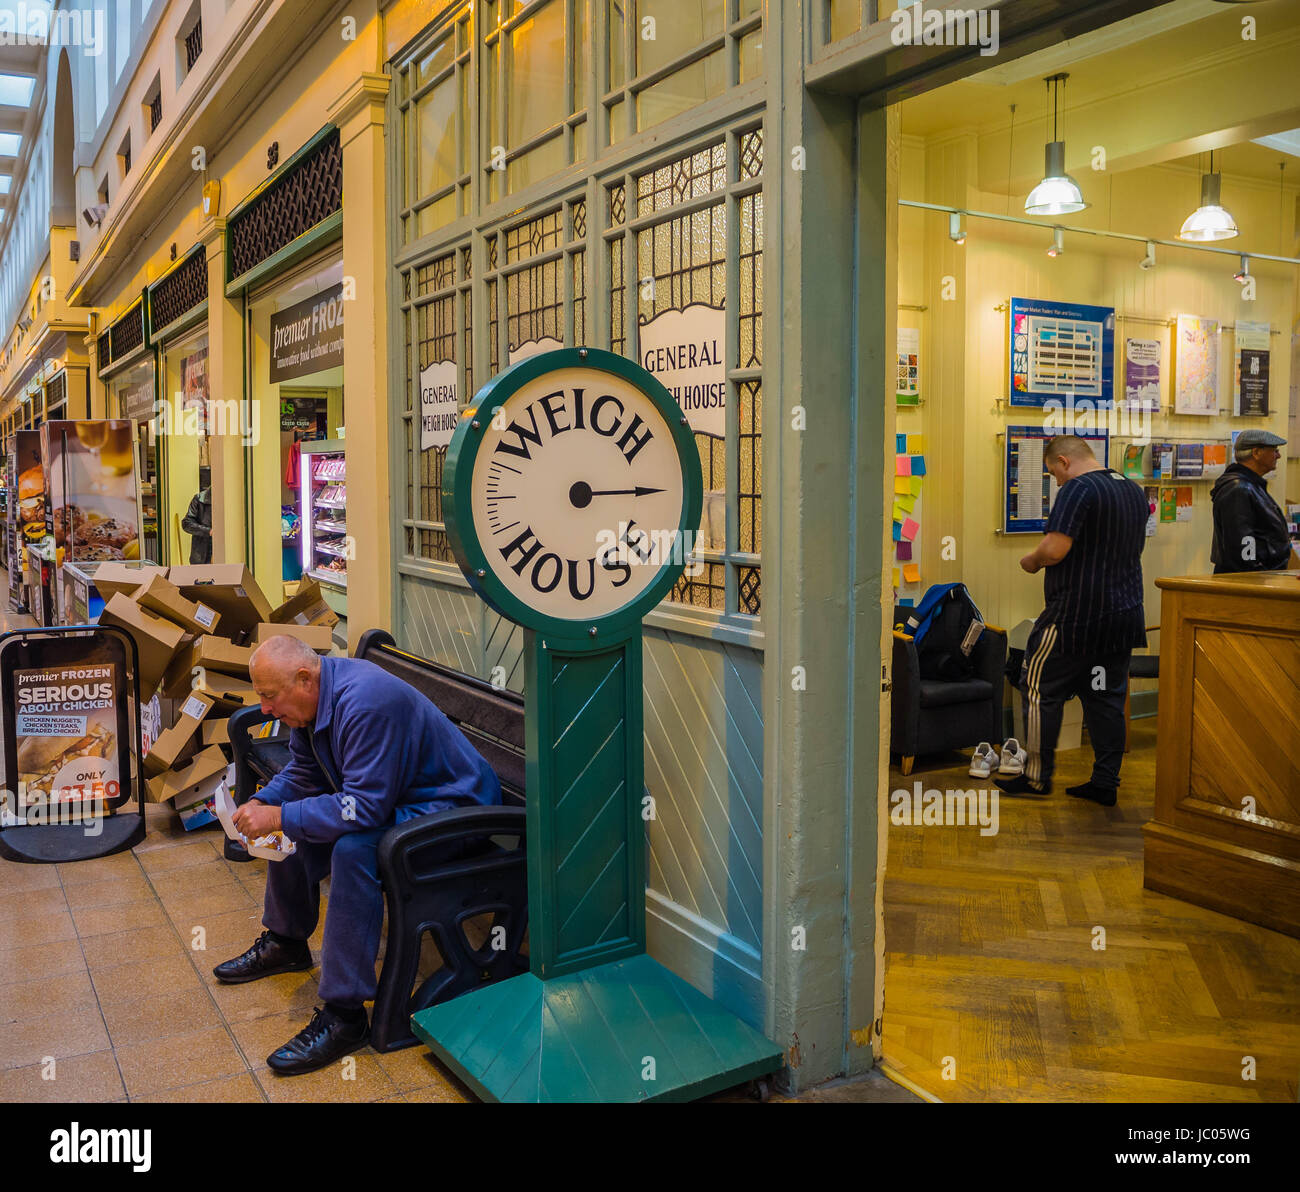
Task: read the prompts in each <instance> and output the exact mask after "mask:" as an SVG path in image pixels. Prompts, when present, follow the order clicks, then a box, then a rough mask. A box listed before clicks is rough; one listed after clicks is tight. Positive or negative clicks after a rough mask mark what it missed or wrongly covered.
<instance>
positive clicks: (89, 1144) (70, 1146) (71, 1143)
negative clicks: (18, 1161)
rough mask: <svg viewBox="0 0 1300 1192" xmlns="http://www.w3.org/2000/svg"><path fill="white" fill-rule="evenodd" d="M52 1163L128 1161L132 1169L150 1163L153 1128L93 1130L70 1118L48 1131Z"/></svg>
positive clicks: (136, 1169) (147, 1166)
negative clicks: (66, 1123) (60, 1127)
mask: <svg viewBox="0 0 1300 1192" xmlns="http://www.w3.org/2000/svg"><path fill="white" fill-rule="evenodd" d="M50 1141H51V1142H52V1143H53V1144H54V1145H53V1146H51V1147H50V1162H51V1163H129V1164H130V1165H131V1170H132V1171H148V1170H150V1168H151V1167H152V1166H153V1160H152V1158H151V1154H152V1151H153V1131H152V1130H92V1129H90V1128H89V1127H87V1128H84V1129H83V1128H82V1126H81V1124H80V1123H79V1122H73V1123H72V1125H71V1126H70V1127H69V1128H68V1129H66V1130H54V1131H51V1133H50Z"/></svg>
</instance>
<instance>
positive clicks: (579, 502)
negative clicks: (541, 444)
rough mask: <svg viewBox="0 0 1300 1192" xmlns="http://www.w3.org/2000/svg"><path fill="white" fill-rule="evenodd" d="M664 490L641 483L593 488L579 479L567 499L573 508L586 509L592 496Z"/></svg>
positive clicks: (635, 495) (637, 494)
mask: <svg viewBox="0 0 1300 1192" xmlns="http://www.w3.org/2000/svg"><path fill="white" fill-rule="evenodd" d="M664 491H666V490H664V489H662V488H646V487H644V486H643V485H639V484H638V485H637V486H636V488H604V489H593V488H592V487H591V485H590V484H588V483H587V482H586V481H585V480H579V481H578V482H577V483H576V484H574V485H573V487H572V488H570V489H569V500H570V501H571V502H572V504H573V507H574V508H575V509H586V507H587V506H588V505H590V504H591V498H592V497H624V496H632V497H644V496H647V495H648V494H650V493H661V492H664Z"/></svg>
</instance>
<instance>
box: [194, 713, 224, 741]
mask: <svg viewBox="0 0 1300 1192" xmlns="http://www.w3.org/2000/svg"><path fill="white" fill-rule="evenodd" d="M199 736H200V737H201V738H202V740H203V744H204V745H229V744H230V721H229V719H228V718H227V717H225V716H219V717H212V716H209V717H208V718H207V719H206V720H205V721H204V722H203V723H202V724H201V725H200V726H199Z"/></svg>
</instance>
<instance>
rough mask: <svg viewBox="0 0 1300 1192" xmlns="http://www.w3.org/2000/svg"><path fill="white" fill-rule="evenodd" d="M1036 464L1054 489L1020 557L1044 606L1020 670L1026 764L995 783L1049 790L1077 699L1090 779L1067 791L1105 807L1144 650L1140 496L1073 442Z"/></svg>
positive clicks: (1068, 439) (1143, 505)
mask: <svg viewBox="0 0 1300 1192" xmlns="http://www.w3.org/2000/svg"><path fill="white" fill-rule="evenodd" d="M1043 463H1044V464H1045V466H1046V467H1047V470H1048V471H1049V472H1051V474H1052V476H1053V477H1055V479H1056V483H1057V484H1058V485H1059V486H1060V491H1059V492H1058V493H1057V495H1056V503H1055V504H1054V505H1053V506H1052V512H1051V516H1050V517H1048V519H1047V533H1046V534H1044V535H1043V539H1042V541H1041V542H1040V543H1039V544H1038V545H1037V546H1036V547H1035V548H1034V549H1033V550H1032V551H1031V552H1030V553H1029V554H1027V555H1026V556H1025V557H1024V558H1023V559H1021V560H1020V566H1021V567H1023V568H1024V570H1025V571H1027V572H1029V574H1030V575H1034V574H1036V573H1037V572H1038V571H1041V570H1043V569H1046V571H1045V574H1044V576H1043V594H1044V604H1045V605H1046V607H1045V608H1044V609H1043V611H1042V613H1041V614H1039V617H1038V620H1037V621H1035V622H1034V628H1033V631H1032V632H1031V633H1030V635H1029V641H1028V643H1027V645H1026V646H1025V661H1024V664H1023V666H1022V668H1021V671H1020V687H1021V690H1022V692H1023V693H1024V699H1025V743H1024V744H1025V749H1026V750H1027V752H1028V754H1029V757H1028V759H1027V761H1026V763H1025V772H1024V773H1023V774H1021V775H1018V776H1017V777H1015V778H1013V779H1009V780H1007V781H999V782H998V786H999V787H1001V788H1002V789H1003V790H1004V791H1006V792H1007V794H1012V795H1048V794H1050V793H1051V790H1052V770H1053V768H1054V766H1055V755H1056V740H1057V737H1058V736H1059V735H1060V732H1061V714H1062V711H1063V710H1064V708H1065V701H1066V700H1068V699H1069V698H1070V697H1071V696H1074V695H1077V696H1078V697H1079V699H1080V700H1081V701H1082V703H1083V718H1084V723H1085V724H1086V725H1087V726H1088V737H1089V738H1090V740H1091V741H1092V750H1093V755H1094V757H1093V765H1092V778H1091V780H1090V781H1088V782H1085V783H1083V784H1082V785H1080V786H1073V787H1067V788H1066V793H1067V794H1069V795H1074V796H1075V797H1076V798H1083V799H1091V800H1093V802H1096V803H1100V804H1102V805H1103V806H1106V807H1113V806H1114V805H1115V791H1116V789H1117V788H1118V787H1119V767H1120V762H1121V761H1122V760H1123V757H1124V736H1125V733H1124V729H1125V724H1124V694H1125V691H1126V689H1127V687H1128V667H1129V658H1130V657H1131V655H1132V653H1133V648H1134V647H1135V646H1144V645H1146V629H1145V617H1144V615H1143V611H1142V548H1143V547H1144V546H1145V545H1146V522H1147V516H1148V508H1147V499H1146V495H1145V494H1144V493H1143V491H1142V489H1141V488H1139V487H1138V485H1136V484H1134V483H1133V481H1131V480H1127V479H1125V478H1124V477H1123V476H1121V475H1120V474H1119V473H1118V472H1116V471H1115V470H1114V469H1113V468H1107V467H1106V466H1105V465H1103V464H1101V463H1099V462H1098V460H1097V458H1096V456H1094V455H1093V453H1092V448H1091V447H1089V446H1088V444H1087V442H1086V441H1085V440H1083V439H1080V438H1077V437H1076V436H1074V435H1057V436H1056V438H1054V439H1052V440H1050V441H1049V442H1048V444H1047V447H1046V448H1045V449H1044V451H1043Z"/></svg>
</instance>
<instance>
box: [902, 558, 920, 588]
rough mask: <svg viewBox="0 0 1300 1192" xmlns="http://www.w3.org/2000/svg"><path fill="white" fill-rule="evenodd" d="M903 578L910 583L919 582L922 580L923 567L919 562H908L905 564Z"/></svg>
mask: <svg viewBox="0 0 1300 1192" xmlns="http://www.w3.org/2000/svg"><path fill="white" fill-rule="evenodd" d="M903 579H904V580H906V581H907V582H908V583H909V584H919V583H920V582H921V567H920V565H919V564H917V563H906V564H904V566H903Z"/></svg>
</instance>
